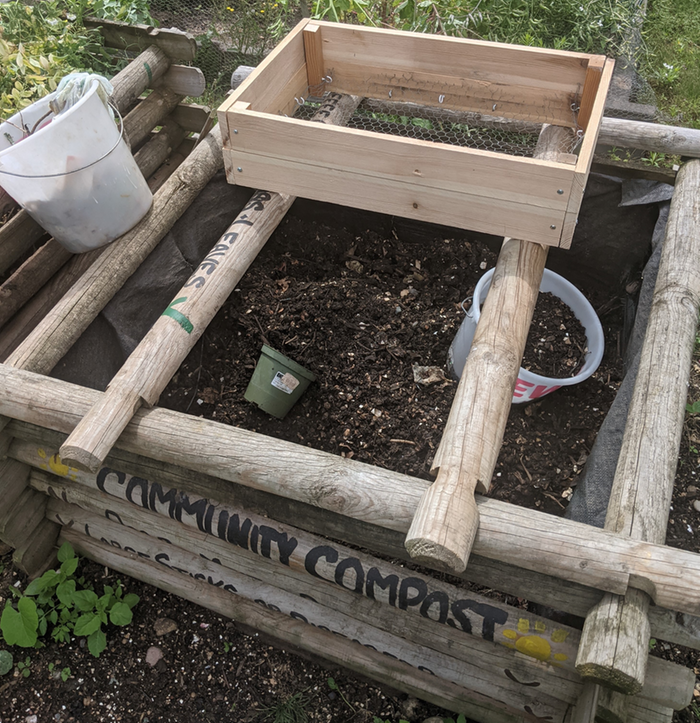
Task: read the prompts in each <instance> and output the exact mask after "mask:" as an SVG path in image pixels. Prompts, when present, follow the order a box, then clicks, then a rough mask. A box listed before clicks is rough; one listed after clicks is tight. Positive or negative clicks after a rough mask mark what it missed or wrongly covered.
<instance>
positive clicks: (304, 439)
mask: <svg viewBox="0 0 700 723" xmlns="http://www.w3.org/2000/svg"><path fill="white" fill-rule="evenodd" d="M494 263H495V255H494V253H493V252H492V251H491V250H489V249H488V247H486V246H485V245H483V244H481V243H479V242H477V241H469V242H465V241H461V242H457V241H454V240H451V239H449V238H437V237H436V238H435V239H433V240H431V241H430V242H425V241H423V242H421V243H417V242H416V243H411V242H406V241H400V240H399V239H398V238H396V237H395V236H391V237H390V238H383V237H380V236H378V235H377V234H375V233H373V232H371V231H368V232H366V233H363V234H362V235H360V236H358V237H355V236H353V235H351V234H349V233H347V232H344V231H342V230H340V231H339V230H337V229H335V230H331V229H328V228H326V227H323V226H319V225H315V224H309V223H304V222H302V221H300V220H299V219H298V218H295V217H293V216H290V217H288V218H287V219H285V220H284V221H283V223H282V224H281V226H280V228H279V229H278V230H277V232H276V233H275V234H274V235H273V237H272V239H271V240H270V241H269V242H268V244H267V246H266V247H265V249H264V250H263V252H262V253H261V255H260V257H259V258H258V259H257V260H256V262H255V263H254V264H253V266H252V267H251V269H250V270H249V271H248V273H247V274H246V275H245V276H244V278H243V280H242V282H241V283H240V285H239V288H238V289H236V291H234V293H233V294H232V295H231V298H230V299H229V300H228V301H227V303H226V304H225V306H224V307H223V308H222V309H221V311H220V312H219V314H218V315H217V316H216V318H215V319H214V321H213V322H212V324H211V325H210V326H209V328H208V329H207V331H206V332H205V334H204V336H203V338H202V340H200V342H199V343H198V344H197V345H196V347H195V348H194V349H193V351H192V352H191V354H190V355H189V357H188V358H187V360H186V361H185V362H184V363H183V365H182V367H181V369H180V371H179V372H178V373H177V375H176V376H175V378H174V379H173V381H172V383H171V384H170V385H169V387H168V388H167V390H166V391H165V392H164V394H163V395H162V397H161V402H160V403H161V404H162V405H163V406H167V407H170V408H172V409H176V410H180V411H186V412H189V413H191V414H197V415H201V416H205V417H209V418H212V419H216V420H218V421H220V422H222V423H225V424H233V425H238V426H241V427H245V428H247V429H251V430H254V431H259V432H261V433H263V434H267V435H270V436H273V437H278V438H282V439H286V440H289V441H292V442H296V443H299V444H303V445H309V446H313V447H316V448H318V449H322V450H325V451H328V452H331V453H333V454H340V455H343V456H346V457H352V458H353V459H357V460H361V461H363V462H367V463H370V464H374V465H379V466H383V467H388V468H391V469H393V470H396V471H399V472H403V473H406V474H412V475H416V476H420V477H423V478H428V477H429V469H430V464H431V461H432V458H433V455H434V453H435V450H436V448H437V445H438V444H439V441H440V436H441V433H442V429H443V426H444V424H445V421H446V420H447V416H448V414H449V409H450V404H451V400H452V398H453V395H454V392H455V389H456V383H455V382H454V381H453V380H451V379H450V378H449V377H448V376H447V373H446V371H445V369H446V367H445V361H446V356H447V350H448V347H449V345H450V343H451V340H452V338H453V336H454V334H455V333H456V331H457V328H458V326H459V324H460V323H461V320H462V318H463V312H462V310H461V307H460V302H461V301H462V300H463V299H464V298H465V297H468V296H470V295H471V294H472V293H473V290H474V286H475V284H476V282H477V281H478V278H479V277H480V276H481V275H482V274H483V273H484V271H485V270H486V269H488V268H490V267H492V266H493V265H494ZM610 301H611V300H610V299H604V298H597V299H593V303H594V306H596V308H600V307H601V305H602V304H603V302H610ZM554 306H555V307H557V304H556V303H555V304H554ZM558 306H559V307H561V305H560V304H559V305H558ZM605 308H607V309H613V311H608V312H607V313H605V314H601V320H602V322H603V326H604V329H605V334H606V343H607V347H606V353H605V356H604V359H603V362H602V364H601V366H600V368H599V369H598V370H597V371H596V372H595V374H594V375H593V376H592V377H591V378H590V379H588V380H587V381H585V382H584V383H582V384H578V385H574V386H571V387H567V388H564V389H561V390H559V391H557V392H555V393H553V394H551V395H549V396H547V397H544V398H543V399H541V400H539V401H537V402H535V403H532V404H529V405H514V406H513V408H512V411H511V414H510V418H509V420H508V425H507V429H506V433H505V438H504V443H503V448H502V451H501V454H500V457H499V459H498V464H497V467H496V470H495V474H494V478H493V484H492V487H491V492H490V494H491V495H492V496H494V497H497V498H500V499H506V500H509V501H510V502H512V503H514V504H518V505H523V506H527V507H532V508H537V509H540V510H543V511H546V512H549V513H552V514H562V513H563V512H564V509H565V507H566V504H567V500H568V499H569V498H570V497H571V494H572V491H573V489H574V487H575V486H576V483H577V479H578V476H579V474H580V473H581V471H582V467H583V465H584V464H585V461H586V458H587V455H588V454H589V452H590V449H591V446H592V444H593V442H594V440H595V437H596V433H597V430H598V427H599V425H600V423H601V421H602V420H603V418H604V416H605V413H606V411H607V409H608V407H609V405H610V404H611V402H612V400H613V398H614V395H615V392H616V389H617V387H618V385H619V381H620V374H621V360H620V338H621V334H620V325H619V319H620V317H621V314H620V311H619V309H620V307H619V304H616V303H614V300H613V303H606V304H605ZM558 312H562V310H561V308H559V309H558V310H557V309H552V308H549V309H547V310H545V311H544V312H541V313H539V314H538V315H536V319H535V321H536V324H537V323H539V322H540V321H541V322H543V323H546V324H548V325H549V328H548V329H541V328H538V327H533V334H532V335H531V349H530V351H529V352H527V356H528V358H529V359H530V361H531V363H538V364H540V365H541V366H540V367H539V368H540V369H541V370H542V373H545V374H547V375H548V376H549V375H552V376H555V374H553V372H552V369H555V370H556V369H563V372H562V373H561V374H560V376H569V375H570V374H571V373H573V372H574V371H575V368H576V367H577V365H578V364H579V361H580V358H581V356H582V353H583V348H584V346H585V336H584V337H583V338H582V337H581V332H580V330H578V331H577V330H576V329H575V328H574V327H575V326H576V325H575V324H574V323H573V322H572V320H571V319H568V318H563V317H560V316H558V315H557V313H558ZM562 313H563V312H562ZM562 326H563V327H565V328H564V329H561V328H560V327H562ZM555 332H556V333H555ZM553 336H558V338H559V342H558V343H556V344H555V343H554V342H555V340H554V339H552V338H550V337H553ZM566 339H568V341H566ZM540 340H543V341H540ZM263 343H266V344H268V345H270V346H272V347H273V348H275V349H277V350H279V351H280V352H282V353H284V354H285V355H287V356H288V357H290V358H291V359H293V360H294V361H296V362H298V363H300V364H302V365H303V366H305V367H306V368H308V369H309V370H310V371H312V372H313V373H314V374H315V375H316V382H315V383H313V384H311V386H310V387H309V389H308V390H307V392H306V393H305V395H304V396H303V397H302V398H301V399H300V401H299V402H298V403H297V404H296V406H295V407H294V408H293V409H292V410H291V411H290V412H289V414H288V415H287V417H286V418H285V419H284V420H277V419H274V418H272V417H270V416H268V415H267V414H265V413H264V412H262V411H260V410H259V409H258V408H257V406H255V405H254V404H251V403H249V402H246V401H245V400H244V398H243V395H244V392H245V390H246V386H247V384H248V382H249V380H250V377H251V375H252V372H253V370H254V368H255V364H256V360H257V358H258V356H259V353H260V348H261V345H262V344H263ZM533 345H534V346H536V347H538V349H533V348H532V346H533ZM549 347H552V349H550V348H549ZM540 352H541V354H540ZM553 364H555V365H557V364H558V366H555V367H553V366H552V365H553ZM415 366H422V367H437V368H438V369H436V370H433V371H432V373H429V374H428V376H427V377H426V376H425V374H424V375H423V376H422V377H421V378H422V379H423V382H417V381H415V378H414V367H415ZM686 436H687V438H686V439H685V440H684V445H686V447H685V454H686V457H684V459H687V460H688V461H687V462H685V463H684V464H685V466H683V465H681V472H682V473H685V474H686V476H685V477H683V478H682V479H681V483H680V485H679V491H678V492H677V495H681V496H680V497H677V498H676V499H674V506H675V509H676V511H677V514H675V515H673V518H672V521H671V523H670V525H669V532H670V535H669V544H677V545H678V546H681V547H686V548H687V549H697V542H696V541H695V540H694V539H693V536H690V538H689V534H688V533H687V532H686V530H690V529H697V528H698V526H700V525H699V523H700V514H698V513H697V512H696V511H695V510H694V508H693V507H692V502H693V500H694V499H695V498H696V497H697V494H698V492H697V487H695V486H694V485H693V484H692V482H695V481H696V477H695V470H696V469H697V467H698V462H699V461H700V460H699V459H698V456H699V455H698V452H697V449H696V448H695V446H694V445H695V444H698V446H700V431H694V430H692V429H689V430H688V432H687V435H686ZM690 449H692V450H693V451H692V452H691V451H690ZM693 545H694V546H693ZM3 561H4V563H5V569H4V572H3V573H2V576H1V578H0V595H1V596H2V597H3V598H6V597H7V595H8V592H7V589H8V587H9V585H12V584H15V583H19V584H22V583H21V582H20V580H21V576H19V575H17V574H16V573H15V572H14V571H13V570H12V567H11V564H10V562H9V556H6V557H5V558H3ZM85 569H86V575H87V577H88V578H89V579H92V580H93V581H94V584H95V586H96V587H98V588H100V589H101V586H102V585H103V584H114V581H115V580H116V579H117V577H121V579H123V580H124V583H125V587H126V589H127V592H136V593H138V594H139V595H140V596H141V602H140V603H139V604H138V605H137V606H136V608H135V610H134V613H135V617H134V622H133V623H132V625H130V626H129V627H127V628H124V629H115V628H111V629H110V631H109V637H108V639H109V646H108V649H107V650H106V651H105V652H104V653H103V654H102V656H101V657H100V658H99V659H97V660H96V659H94V658H92V657H91V656H90V655H89V653H88V651H87V650H86V649H85V648H83V647H81V646H80V644H79V641H72V642H71V643H68V644H65V645H56V644H52V645H51V646H49V647H47V648H45V649H42V650H37V651H31V653H30V658H31V664H30V670H31V674H30V676H29V677H28V678H23V677H21V676H17V675H15V677H9V676H8V677H7V678H4V679H3V678H0V722H1V723H10V722H22V721H27V722H28V723H32V721H37V723H43V722H44V721H47V722H48V721H56V722H57V723H61V722H63V721H65V722H68V721H86V722H87V721H90V722H92V721H129V722H131V721H138V723H154V722H155V721H169V722H172V721H176V722H183V723H184V722H185V721H216V722H217V723H226V722H227V721H231V722H233V721H254V720H260V721H263V720H274V716H273V712H272V708H273V707H274V706H276V705H278V704H279V703H281V702H282V701H285V700H289V699H290V698H291V697H293V696H297V697H298V698H299V699H300V700H301V701H302V702H303V703H304V707H305V710H306V712H307V714H308V720H310V721H332V722H341V721H342V722H349V721H353V722H354V723H371V722H372V721H373V719H374V717H375V716H377V717H380V718H381V720H382V721H385V720H388V721H391V722H392V723H394V722H395V721H398V720H399V719H400V718H402V719H405V720H408V721H410V722H411V723H413V722H414V721H422V720H423V719H425V718H426V717H427V716H428V715H431V714H437V713H438V711H437V709H435V708H433V707H431V706H428V705H427V704H423V703H420V702H418V701H415V700H413V699H409V698H407V697H406V696H403V695H400V694H393V693H392V692H391V691H387V690H382V689H380V688H379V687H377V686H375V685H372V684H369V683H367V682H366V681H362V680H360V679H358V678H356V677H354V676H352V675H350V674H348V673H346V672H344V671H338V670H334V671H329V670H326V669H325V668H323V667H320V666H319V665H317V664H315V663H313V662H308V661H306V660H304V659H303V658H300V657H298V656H297V655H293V654H291V653H287V652H285V651H282V650H279V649H278V648H273V647H270V646H269V645H267V644H266V643H265V642H264V641H262V640H261V638H259V637H258V636H257V635H247V634H245V633H244V632H243V631H241V630H239V629H238V628H237V627H236V625H235V624H234V623H233V622H231V621H227V620H224V619H222V618H220V617H218V616H216V615H214V614H212V613H210V612H208V611H206V610H205V609H203V608H200V607H197V606H195V605H192V604H190V603H187V602H185V601H183V600H181V599H179V598H176V597H174V596H172V595H169V594H166V593H163V592H160V591H158V590H156V589H155V588H152V587H149V586H148V585H145V584H143V583H140V582H138V581H135V580H130V579H128V578H125V576H118V575H116V574H115V573H113V572H112V571H109V570H107V569H105V568H101V567H99V566H97V565H95V564H93V563H85ZM519 602H520V604H525V601H519ZM162 618H168V619H170V620H172V621H174V623H175V626H176V629H175V630H173V631H172V632H170V633H168V634H166V635H164V636H162V637H159V636H158V635H157V633H156V628H155V625H156V621H157V620H158V619H162ZM151 647H157V648H158V649H159V651H160V652H161V653H162V655H163V657H162V659H160V660H159V661H158V662H157V663H155V665H153V666H152V665H151V664H150V662H153V660H151V661H150V662H147V653H148V651H149V648H151ZM668 648H669V650H668V651H666V652H668V654H669V655H670V657H676V659H678V660H679V662H683V663H684V664H686V665H689V664H690V665H692V664H693V659H692V657H691V656H690V654H689V653H687V651H680V650H678V649H675V648H673V649H671V647H670V646H668ZM151 654H152V653H151ZM15 657H16V659H18V658H19V656H17V655H16V656H15ZM49 663H54V665H55V668H54V670H53V671H49V668H48V666H49ZM64 668H69V669H70V671H69V676H68V677H67V680H65V681H64V680H62V679H61V676H60V671H61V670H62V669H64ZM330 676H332V677H333V679H334V681H335V684H336V685H337V687H338V690H337V691H336V690H334V689H332V687H331V685H330V684H329V680H328V679H329V677H330ZM680 715H684V714H680ZM681 719H682V718H681ZM300 720H303V719H300ZM687 720H690V718H687Z"/></svg>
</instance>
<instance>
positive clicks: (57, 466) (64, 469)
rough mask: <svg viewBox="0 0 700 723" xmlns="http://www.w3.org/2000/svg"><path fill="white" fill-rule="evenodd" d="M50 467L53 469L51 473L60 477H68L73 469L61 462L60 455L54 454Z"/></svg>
mask: <svg viewBox="0 0 700 723" xmlns="http://www.w3.org/2000/svg"><path fill="white" fill-rule="evenodd" d="M49 467H51V471H52V472H53V473H54V474H57V475H58V476H59V477H68V473H69V472H70V471H71V468H70V467H69V466H68V465H67V464H63V462H61V458H60V457H59V455H58V454H54V455H53V457H51V459H50V460H49Z"/></svg>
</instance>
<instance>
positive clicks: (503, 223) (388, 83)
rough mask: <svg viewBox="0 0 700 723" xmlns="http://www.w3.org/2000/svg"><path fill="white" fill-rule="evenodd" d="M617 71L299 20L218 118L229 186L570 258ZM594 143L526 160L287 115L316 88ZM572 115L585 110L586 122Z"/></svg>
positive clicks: (586, 57)
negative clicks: (513, 241) (488, 236)
mask: <svg viewBox="0 0 700 723" xmlns="http://www.w3.org/2000/svg"><path fill="white" fill-rule="evenodd" d="M613 65H614V62H613V61H612V60H608V59H606V58H605V57H604V56H602V55H591V54H587V53H572V52H564V51H557V50H548V49H541V48H529V47H521V46H515V45H506V44H500V43H489V42H484V41H476V40H463V39H457V38H447V37H437V36H430V35H422V34H419V33H406V32H400V31H394V30H380V29H376V28H364V27H358V26H354V25H353V26H350V25H341V24H337V23H328V22H321V21H309V20H304V21H302V22H300V23H299V24H298V25H297V26H296V27H295V28H294V29H293V30H292V32H291V33H290V34H289V35H288V36H287V37H286V38H285V40H284V41H283V42H282V43H280V44H279V45H278V47H277V48H276V49H275V50H274V51H273V52H272V53H271V54H270V55H269V56H268V57H267V58H266V59H265V61H264V62H263V63H261V65H260V66H259V67H258V68H257V69H256V70H255V71H254V72H253V73H252V74H251V75H250V77H249V78H248V79H247V80H246V81H245V82H244V83H243V84H242V85H241V86H240V88H238V90H236V91H235V92H234V93H233V94H232V95H231V96H230V97H229V98H228V99H227V100H226V101H225V103H224V104H223V105H222V106H221V107H220V108H219V120H220V123H221V126H222V132H223V137H224V159H225V162H226V173H227V178H228V180H229V182H231V183H235V184H237V185H242V186H249V187H251V188H264V189H266V190H269V191H277V192H280V193H290V194H294V195H295V196H301V197H305V198H312V199H315V200H320V201H327V202H331V203H340V204H342V205H346V206H351V207H356V208H362V209H365V210H371V211H378V212H381V213H388V214H394V215H398V216H403V217H406V218H413V219H417V220H421V221H428V222H431V223H440V224H445V225H449V226H454V227H458V228H466V229H470V230H474V231H482V232H486V233H492V234H496V235H501V236H506V237H512V238H518V239H522V240H525V241H532V242H537V243H541V244H544V245H547V246H560V247H563V248H568V247H570V245H571V239H572V236H573V232H574V228H575V225H576V218H577V216H578V211H579V208H580V205H581V200H582V198H583V191H584V188H585V185H586V181H587V178H588V173H589V170H590V167H591V162H592V159H593V151H594V149H595V145H596V141H597V137H598V132H599V129H600V124H601V121H602V117H603V110H604V105H605V97H606V95H607V91H608V87H609V85H610V79H611V76H612V70H613ZM329 77H330V78H331V79H332V80H331V81H330V82H326V83H325V84H324V85H321V86H320V87H321V88H323V89H325V90H330V91H332V92H337V93H343V94H351V95H357V96H362V97H375V98H384V99H388V98H389V97H391V99H392V100H393V101H403V102H411V103H416V104H419V105H422V106H429V107H430V106H432V107H434V108H439V109H441V110H454V111H465V112H471V113H477V114H488V115H491V116H494V115H495V116H499V117H503V118H507V119H509V120H514V121H526V122H530V123H549V124H553V125H560V126H566V127H570V128H576V129H581V130H583V131H584V137H583V141H582V143H581V145H580V147H579V150H578V155H574V154H563V158H562V159H560V160H558V161H543V160H539V159H534V158H522V157H516V156H511V155H508V154H504V153H496V152H492V151H484V150H476V149H471V148H461V147H456V146H451V145H447V144H443V143H435V142H431V141H424V140H418V139H413V138H404V137H398V136H392V135H385V134H381V133H376V132H372V131H365V130H357V129H352V128H341V127H335V126H324V125H321V124H316V123H309V122H308V121H305V120H298V119H295V118H292V117H290V116H291V115H292V114H293V113H294V110H295V109H296V107H297V104H298V102H299V99H301V98H304V97H306V96H308V94H309V91H310V89H311V90H313V89H314V88H317V89H318V88H319V84H321V83H322V79H323V78H326V79H328V78H329ZM572 108H578V114H576V113H574V111H573V110H572Z"/></svg>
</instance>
